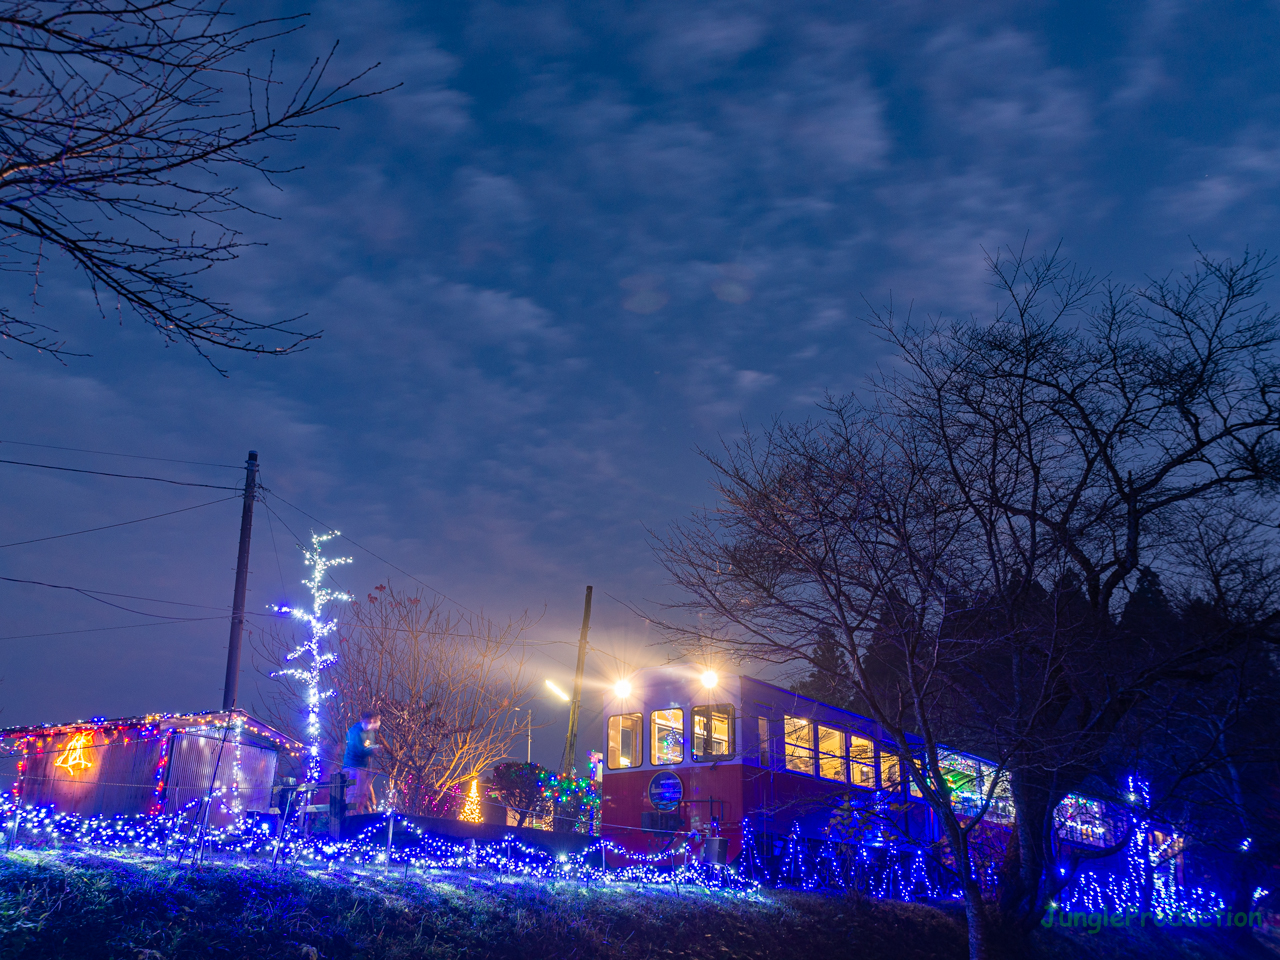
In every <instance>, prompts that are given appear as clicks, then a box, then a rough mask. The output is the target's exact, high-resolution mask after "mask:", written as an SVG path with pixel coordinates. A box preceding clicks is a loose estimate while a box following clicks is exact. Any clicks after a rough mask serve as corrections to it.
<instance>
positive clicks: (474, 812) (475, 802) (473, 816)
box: [458, 780, 484, 823]
mask: <svg viewBox="0 0 1280 960" xmlns="http://www.w3.org/2000/svg"><path fill="white" fill-rule="evenodd" d="M458 819H459V820H462V821H464V822H465V823H483V822H484V817H483V816H482V815H481V813H480V793H479V787H478V781H476V780H472V781H471V792H470V793H468V794H467V802H466V803H464V804H463V805H462V812H461V813H460V814H458Z"/></svg>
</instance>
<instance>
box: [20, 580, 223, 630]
mask: <svg viewBox="0 0 1280 960" xmlns="http://www.w3.org/2000/svg"><path fill="white" fill-rule="evenodd" d="M0 580H3V581H4V582H5V583H25V584H29V585H31V586H35V587H48V588H49V589H51V590H69V591H71V592H72V593H78V594H80V595H81V596H83V597H85V598H87V599H89V600H96V601H97V602H98V603H105V604H106V605H107V606H109V607H115V608H116V609H117V610H124V611H125V612H126V613H136V614H137V615H138V616H140V617H156V618H158V619H162V620H182V619H189V620H203V619H206V618H204V617H185V618H181V617H174V616H172V615H171V614H162V613H147V611H145V610H133V609H131V608H129V607H122V606H120V604H118V603H112V602H111V601H109V600H103V599H102V598H103V597H119V598H120V599H122V600H143V601H145V602H147V603H165V604H169V605H170V606H176V607H198V608H200V609H203V610H222V609H224V608H223V607H214V606H210V605H209V604H204V603H183V602H182V601H181V600H159V599H157V598H155V597H137V596H133V595H132V594H128V593H112V592H110V591H109V590H91V589H89V588H88V587H71V586H67V585H66V584H62V583H45V582H44V581H43V580H21V579H19V578H18V577H0ZM228 616H230V612H229V611H228Z"/></svg>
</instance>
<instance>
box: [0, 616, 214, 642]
mask: <svg viewBox="0 0 1280 960" xmlns="http://www.w3.org/2000/svg"><path fill="white" fill-rule="evenodd" d="M230 619H231V614H229V613H228V614H226V615H225V616H220V617H191V618H177V619H173V620H152V621H150V622H148V623H124V624H121V625H119V626H116V627H87V628H85V629H83V630H55V631H53V632H51V633H23V634H16V635H14V636H11V637H0V640H34V639H37V638H40V637H66V636H71V635H72V634H76V633H102V632H104V631H107V630H135V629H137V628H139V627H163V626H166V625H172V624H178V623H196V622H200V621H205V620H230Z"/></svg>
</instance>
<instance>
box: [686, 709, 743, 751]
mask: <svg viewBox="0 0 1280 960" xmlns="http://www.w3.org/2000/svg"><path fill="white" fill-rule="evenodd" d="M692 712H693V759H694V760H728V759H730V758H731V757H732V756H733V755H734V752H735V749H736V745H735V744H734V742H733V740H734V737H733V706H732V705H731V704H728V703H717V704H713V705H711V706H706V707H694V708H693V711H692Z"/></svg>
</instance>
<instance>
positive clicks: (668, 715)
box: [649, 709, 684, 766]
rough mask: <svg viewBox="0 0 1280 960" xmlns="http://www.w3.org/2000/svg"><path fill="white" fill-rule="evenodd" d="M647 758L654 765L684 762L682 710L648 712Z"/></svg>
mask: <svg viewBox="0 0 1280 960" xmlns="http://www.w3.org/2000/svg"><path fill="white" fill-rule="evenodd" d="M649 718H650V722H651V724H652V728H651V729H650V731H649V743H650V748H649V752H650V754H651V756H650V758H649V760H650V762H651V763H653V764H654V765H655V766H660V765H662V764H665V763H683V762H684V711H683V710H678V709H671V710H655V711H653V713H651V714H649Z"/></svg>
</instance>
